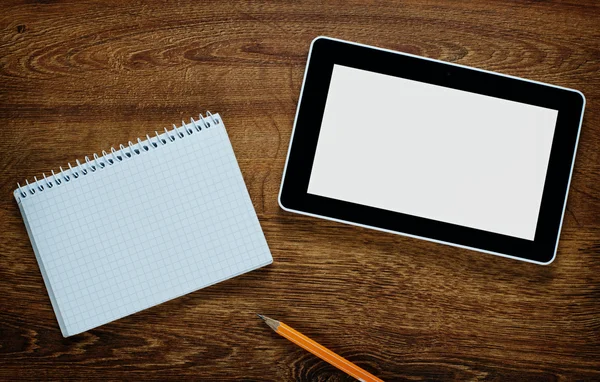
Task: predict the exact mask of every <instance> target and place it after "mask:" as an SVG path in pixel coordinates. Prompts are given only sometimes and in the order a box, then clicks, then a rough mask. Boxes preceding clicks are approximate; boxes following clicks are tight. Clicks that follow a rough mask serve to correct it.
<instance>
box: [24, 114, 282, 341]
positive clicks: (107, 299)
mask: <svg viewBox="0 0 600 382" xmlns="http://www.w3.org/2000/svg"><path fill="white" fill-rule="evenodd" d="M217 118H219V117H218V116H217ZM181 130H182V131H183V129H181ZM20 207H21V211H22V214H23V218H24V220H25V223H26V226H27V228H28V231H29V235H30V238H31V239H32V244H33V247H34V250H35V251H36V256H37V257H38V262H39V263H40V268H41V270H42V274H43V276H44V279H45V280H44V281H45V283H46V286H47V287H48V292H49V294H50V297H51V300H52V303H53V307H54V310H55V312H56V314H57V318H58V321H59V323H60V326H61V330H62V332H63V335H65V336H68V335H73V334H77V333H80V332H82V331H85V330H88V329H91V328H94V327H96V326H99V325H102V324H105V323H107V322H110V321H112V320H115V319H118V318H121V317H123V316H126V315H129V314H131V313H134V312H137V311H140V310H142V309H145V308H148V307H151V306H153V305H156V304H159V303H161V302H164V301H167V300H169V299H172V298H175V297H178V296H181V295H183V294H186V293H189V292H192V291H194V290H197V289H200V288H203V287H205V286H208V285H211V284H214V283H217V282H219V281H222V280H225V279H228V278H231V277H233V276H235V275H239V274H241V273H244V272H247V271H250V270H252V269H255V268H258V267H261V266H264V265H266V264H269V263H271V262H272V258H271V254H270V252H269V248H268V246H267V243H266V241H265V238H264V235H263V233H262V230H261V227H260V224H259V222H258V219H257V217H256V213H255V212H254V208H253V206H252V202H251V201H250V198H249V195H248V192H247V190H246V187H245V184H244V181H243V178H242V175H241V173H240V170H239V167H238V165H237V162H236V159H235V156H234V153H233V150H232V148H231V144H230V142H229V138H228V136H227V133H226V131H225V127H224V125H223V124H222V123H220V124H219V125H213V126H212V127H210V128H204V129H203V130H202V131H200V132H196V131H194V133H193V134H192V135H187V134H186V135H185V137H184V138H176V140H175V141H174V142H167V143H166V144H165V145H159V147H158V148H151V147H149V151H147V152H145V151H142V152H141V154H139V155H133V156H132V157H131V158H124V160H123V161H122V162H116V163H115V164H114V165H107V166H106V167H105V168H103V169H98V170H97V171H95V172H88V175H80V176H79V178H78V179H74V180H72V181H70V182H68V183H66V182H63V184H62V185H59V186H54V187H52V188H51V189H46V190H44V191H42V192H37V193H36V194H35V195H28V196H27V197H26V198H23V199H21V200H20Z"/></svg>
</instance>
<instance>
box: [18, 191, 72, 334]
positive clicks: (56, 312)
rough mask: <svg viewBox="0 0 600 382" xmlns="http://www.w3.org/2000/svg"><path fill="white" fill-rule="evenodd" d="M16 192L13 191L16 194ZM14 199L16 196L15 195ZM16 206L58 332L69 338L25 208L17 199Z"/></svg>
mask: <svg viewBox="0 0 600 382" xmlns="http://www.w3.org/2000/svg"><path fill="white" fill-rule="evenodd" d="M16 191H17V190H15V192H16ZM15 198H16V195H15ZM17 204H18V205H19V210H20V211H21V217H22V218H23V223H24V224H25V229H26V230H27V236H29V241H30V242H31V247H32V248H33V253H34V254H35V259H36V260H37V263H38V266H39V268H40V273H41V274H42V279H43V280H44V285H45V286H46V290H47V291H48V297H50V303H51V305H52V310H54V315H55V316H56V321H58V326H59V327H60V332H61V334H62V336H63V337H65V338H66V337H69V336H71V335H72V334H70V333H69V332H68V330H67V327H66V324H65V321H64V320H63V317H62V314H61V312H60V307H59V305H58V301H57V300H56V297H55V296H54V290H53V289H52V284H51V283H50V279H49V278H48V274H47V273H46V268H45V267H44V262H43V260H42V257H41V255H40V253H39V251H38V248H37V244H36V243H35V239H34V238H33V235H32V232H31V228H30V227H29V222H28V221H27V212H26V211H25V207H24V205H23V203H21V201H20V200H19V199H17Z"/></svg>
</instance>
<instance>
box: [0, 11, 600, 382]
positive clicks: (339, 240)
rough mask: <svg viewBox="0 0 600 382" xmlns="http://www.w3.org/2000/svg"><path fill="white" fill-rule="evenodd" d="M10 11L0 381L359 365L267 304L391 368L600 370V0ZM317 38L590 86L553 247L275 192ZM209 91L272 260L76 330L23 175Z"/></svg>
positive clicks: (417, 375) (182, 110) (197, 375)
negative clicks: (376, 222)
mask: <svg viewBox="0 0 600 382" xmlns="http://www.w3.org/2000/svg"><path fill="white" fill-rule="evenodd" d="M1 10H2V11H1V15H0V27H1V30H2V34H1V35H0V39H1V40H0V123H1V126H0V171H1V175H2V176H1V178H0V191H1V192H0V194H1V195H3V197H2V198H0V233H1V234H0V296H1V297H0V298H1V299H0V301H1V302H0V304H1V305H0V308H1V309H0V378H2V379H14V378H16V377H19V378H30V379H46V378H52V379H59V378H61V379H62V378H75V379H84V378H85V379H87V378H102V379H160V380H163V379H181V378H193V379H202V380H237V379H242V378H244V379H248V380H270V381H286V380H321V381H325V380H329V381H340V380H350V378H349V377H347V376H345V375H343V374H342V373H340V372H338V371H337V370H336V369H334V368H332V367H330V366H329V365H327V364H325V363H324V362H322V361H320V360H318V359H315V357H313V356H311V355H310V354H308V353H306V352H305V351H303V350H301V349H299V348H298V347H296V346H295V345H293V344H291V343H289V342H288V341H286V340H284V339H283V338H280V337H278V336H277V335H276V334H274V333H273V332H272V331H271V330H270V329H269V328H267V327H266V326H265V325H264V324H263V323H262V322H261V321H260V320H259V319H257V318H256V316H255V315H254V313H257V312H258V313H263V314H265V315H268V316H272V317H274V318H278V319H281V320H283V321H285V322H287V323H288V324H290V325H292V326H294V327H295V328H296V329H299V330H301V331H302V332H304V333H305V334H307V335H309V336H311V337H313V338H314V339H316V340H318V341H319V342H321V343H322V344H324V345H326V346H328V347H330V348H331V349H333V350H334V351H336V352H339V353H340V354H342V355H343V356H344V357H347V358H348V359H350V360H352V361H354V362H356V363H357V364H359V365H360V366H361V367H363V368H365V369H367V370H369V371H371V372H373V373H374V374H376V375H378V376H379V377H381V378H383V379H385V380H409V379H410V380H421V379H434V380H442V379H460V380H464V379H470V380H480V379H493V380H521V379H523V380H538V379H541V380H571V379H583V380H592V379H596V380H598V379H600V161H599V159H600V158H599V152H600V109H599V108H598V103H599V102H600V4H599V3H598V2H594V1H588V2H581V1H575V0H573V1H568V2H553V1H548V2H532V1H528V2H510V1H498V2H488V1H464V2H447V1H441V0H440V1H422V2H418V1H408V2H398V3H385V4H383V3H380V2H377V1H367V2H359V1H351V2H348V3H339V2H335V3H333V2H327V3H325V4H323V3H322V2H321V1H313V2H305V3H297V2H288V3H282V2H280V3H267V2H243V1H240V2H231V3H229V2H220V1H214V2H206V3H205V2H202V3H201V2H193V1H187V2H186V1H181V2H176V3H175V2H173V3H172V4H171V3H169V4H167V3H163V2H159V1H147V2H132V3H131V4H125V5H123V4H121V2H120V1H111V2H105V3H101V2H93V1H71V2H65V1H51V0H50V1H42V0H40V1H11V0H8V1H4V2H3V3H2V5H1ZM318 35H328V36H333V37H338V38H343V39H347V40H354V41H358V42H362V43H365V44H372V45H377V46H381V47H384V48H389V49H395V50H400V51H404V52H409V53H414V54H419V55H423V56H426V57H432V58H436V59H441V60H445V61H450V62H456V63H460V64H466V65H471V66H475V67H479V68H482V69H487V70H493V71H499V72H502V73H506V74H510V75H515V76H522V77H526V78H530V79H533V80H538V81H544V82H549V83H553V84H557V85H561V86H566V87H572V88H576V89H579V90H581V91H582V92H583V93H584V94H585V95H586V97H587V108H586V111H585V118H584V122H583V128H582V131H581V139H580V143H579V149H578V155H577V160H576V163H575V171H574V175H573V181H572V184H571V191H570V194H569V201H568V205H567V212H566V215H565V219H564V225H563V232H562V235H561V241H560V245H559V250H558V257H557V259H556V261H555V262H554V263H553V264H551V265H550V266H539V265H533V264H528V263H524V262H518V261H514V260H509V259H504V258H500V257H495V256H490V255H484V254H480V253H476V252H472V251H468V250H464V249H458V248H453V247H449V246H444V245H438V244H433V243H428V242H425V241H421V240H416V239H410V238H405V237H400V236H395V235H391V234H384V233H380V232H375V231H370V230H367V229H361V228H356V227H351V226H348V225H343V224H337V223H333V222H327V221H324V220H318V219H313V218H308V217H302V216H299V215H294V214H290V213H286V212H284V211H282V210H281V209H280V208H279V207H278V205H277V192H278V189H279V184H280V180H281V174H282V170H283V165H284V160H285V156H286V152H287V148H288V143H289V139H290V133H291V129H292V123H293V119H294V113H295V110H296V104H297V101H298V95H299V92H300V86H301V82H302V76H303V73H304V65H305V62H306V56H307V52H308V47H309V44H310V42H311V40H312V39H313V38H314V37H316V36H318ZM205 110H211V111H213V112H220V113H221V114H222V115H223V117H224V118H225V122H226V125H227V127H228V131H229V135H230V137H231V141H232V144H233V147H234V150H235V152H236V155H237V158H238V159H239V164H240V167H241V169H242V172H243V175H244V178H245V181H246V184H247V186H248V189H249V191H250V195H251V197H252V201H253V203H254V207H255V208H256V211H257V213H258V216H259V218H260V221H261V224H262V227H263V229H264V232H265V235H266V238H267V241H268V242H269V245H270V248H271V250H272V253H273V257H274V260H275V262H274V263H273V265H271V266H269V267H266V268H264V269H261V270H258V271H255V272H252V273H249V274H246V275H243V276H241V277H238V278H235V279H232V280H229V281H227V282H224V283H221V284H218V285H215V286H212V287H210V288H207V289H204V290H201V291H199V292H195V293H192V294H190V295H187V296H185V297H182V298H179V299H176V300H174V301H170V302H167V303H165V304H162V305H160V306H157V307H154V308H151V309H148V310H146V311H144V312H142V313H139V314H135V315H133V316H130V317H127V318H124V319H121V320H118V321H116V322H113V323H111V324H108V325H105V326H102V327H100V328H98V329H95V330H91V331H89V332H87V333H84V334H80V335H77V336H74V337H71V338H66V339H65V338H63V337H62V336H61V334H60V331H59V329H58V325H57V323H56V320H55V318H54V314H53V312H52V309H51V306H50V301H49V299H48V296H47V293H46V289H45V287H44V285H43V282H42V278H41V276H40V272H39V269H38V266H37V264H36V261H35V258H34V255H33V251H32V249H31V245H30V243H29V240H28V237H27V234H26V232H25V227H24V225H23V222H22V219H21V216H20V213H19V210H18V208H17V205H16V203H15V201H14V200H13V198H12V195H11V193H12V190H13V189H14V188H15V186H16V183H17V182H23V181H24V179H25V178H28V179H32V178H33V176H34V175H36V176H38V177H39V176H40V175H41V174H42V172H48V171H49V170H50V169H52V168H53V169H57V168H58V166H64V165H65V164H66V163H67V162H69V161H74V159H75V158H79V159H82V158H83V157H84V156H85V155H89V154H90V153H93V152H99V151H100V150H102V149H108V148H110V147H111V146H113V145H118V144H119V143H126V142H127V141H128V140H133V139H134V138H136V137H138V136H143V135H145V134H146V133H148V132H153V131H154V130H155V129H157V128H162V127H164V126H170V123H172V122H176V123H177V122H178V121H180V120H181V119H182V118H188V117H189V116H191V115H195V114H197V113H199V112H204V111H205ZM363 112H364V113H367V112H368V110H364V111H363ZM358 115H361V114H360V112H359V113H358ZM166 197H168V196H166ZM189 197H190V198H192V197H194V192H193V191H190V195H189ZM325 320H328V321H329V322H330V323H331V327H329V328H327V329H325V328H323V322H324V321H325ZM224 326H227V327H229V328H230V330H232V332H229V333H225V331H224Z"/></svg>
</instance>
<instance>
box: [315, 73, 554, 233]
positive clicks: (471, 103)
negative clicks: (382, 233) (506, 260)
mask: <svg viewBox="0 0 600 382" xmlns="http://www.w3.org/2000/svg"><path fill="white" fill-rule="evenodd" d="M557 115H558V111H557V110H552V109H546V108H542V107H538V106H533V105H528V104H523V103H518V102H513V101H507V100H503V99H499V98H494V97H488V96H483V95H480V94H475V93H469V92H465V91H460V90H455V89H450V88H445V87H441V86H436V85H431V84H426V83H422V82H417V81H412V80H407V79H403V78H398V77H393V76H388V75H384V74H380V73H374V72H369V71H365V70H360V69H355V68H350V67H345V66H341V65H334V69H333V73H332V78H331V83H330V87H329V93H328V95H327V102H326V106H325V112H324V115H323V123H322V125H321V131H320V134H319V139H318V143H317V150H316V154H315V160H314V164H313V168H312V172H311V176H310V180H309V185H308V193H310V194H314V195H320V196H325V197H329V198H333V199H339V200H344V201H348V202H353V203H357V204H362V205H366V206H371V207H377V208H381V209H385V210H390V211H395V212H401V213H405V214H409V215H414V216H419V217H424V218H428V219H433V220H437V221H442V222H446V223H452V224H457V225H461V226H466V227H471V228H477V229H481V230H485V231H490V232H494V233H499V234H505V235H509V236H514V237H518V238H523V239H527V240H533V239H534V237H535V229H536V225H537V219H538V215H539V210H540V204H541V199H542V192H543V188H544V180H545V177H546V170H547V167H548V161H549V156H550V148H551V145H552V137H553V135H554V127H555V124H556V118H557Z"/></svg>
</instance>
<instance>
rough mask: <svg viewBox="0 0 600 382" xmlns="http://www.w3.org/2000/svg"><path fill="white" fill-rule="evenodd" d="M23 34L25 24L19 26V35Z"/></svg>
mask: <svg viewBox="0 0 600 382" xmlns="http://www.w3.org/2000/svg"><path fill="white" fill-rule="evenodd" d="M23 32H25V25H24V24H19V25H17V33H23Z"/></svg>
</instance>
